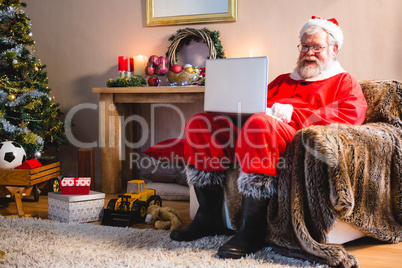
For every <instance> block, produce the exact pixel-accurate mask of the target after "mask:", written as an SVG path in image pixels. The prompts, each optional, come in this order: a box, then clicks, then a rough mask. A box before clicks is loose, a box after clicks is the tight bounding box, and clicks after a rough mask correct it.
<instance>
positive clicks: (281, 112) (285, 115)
mask: <svg viewBox="0 0 402 268" xmlns="http://www.w3.org/2000/svg"><path fill="white" fill-rule="evenodd" d="M271 109H272V114H273V115H274V117H277V118H279V119H280V120H282V121H283V122H285V123H290V120H291V119H292V114H293V106H292V105H291V104H281V103H274V105H272V107H271Z"/></svg>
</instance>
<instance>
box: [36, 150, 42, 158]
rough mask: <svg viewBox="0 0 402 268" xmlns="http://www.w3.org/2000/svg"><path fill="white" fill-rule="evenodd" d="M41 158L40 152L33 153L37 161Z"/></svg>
mask: <svg viewBox="0 0 402 268" xmlns="http://www.w3.org/2000/svg"><path fill="white" fill-rule="evenodd" d="M41 157H42V153H41V152H39V151H37V152H35V158H36V159H39V158H41Z"/></svg>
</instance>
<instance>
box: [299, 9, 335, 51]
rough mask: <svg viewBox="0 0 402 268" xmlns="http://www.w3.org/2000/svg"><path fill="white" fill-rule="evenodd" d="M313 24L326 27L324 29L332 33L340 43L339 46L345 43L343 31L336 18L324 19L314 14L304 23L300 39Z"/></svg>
mask: <svg viewBox="0 0 402 268" xmlns="http://www.w3.org/2000/svg"><path fill="white" fill-rule="evenodd" d="M311 26H317V27H320V28H322V29H324V31H326V32H327V33H328V34H331V35H332V36H333V37H334V39H335V41H336V43H337V44H338V48H339V49H340V48H341V46H342V44H343V33H342V30H341V28H340V27H339V24H338V21H337V20H336V19H334V18H332V19H323V18H320V17H316V16H312V17H311V19H310V20H309V21H308V22H307V23H306V24H304V26H303V27H302V29H301V30H300V39H301V38H302V36H303V35H304V33H305V31H306V29H307V28H309V27H311Z"/></svg>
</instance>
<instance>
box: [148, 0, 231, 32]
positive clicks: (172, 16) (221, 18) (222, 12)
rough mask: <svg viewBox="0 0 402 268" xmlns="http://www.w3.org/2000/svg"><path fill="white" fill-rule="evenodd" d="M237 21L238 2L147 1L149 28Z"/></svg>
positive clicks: (215, 0)
mask: <svg viewBox="0 0 402 268" xmlns="http://www.w3.org/2000/svg"><path fill="white" fill-rule="evenodd" d="M236 20H237V0H203V1H199V0H146V25H147V26H164V25H179V24H193V23H210V22H230V21H236Z"/></svg>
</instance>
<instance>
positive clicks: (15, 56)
mask: <svg viewBox="0 0 402 268" xmlns="http://www.w3.org/2000/svg"><path fill="white" fill-rule="evenodd" d="M24 7H26V4H25V3H24V2H21V1H18V0H0V141H6V140H8V141H15V142H17V143H19V144H20V145H21V146H22V147H23V148H24V149H25V151H26V154H27V157H28V159H29V158H32V157H37V158H38V157H41V155H42V153H43V152H44V150H45V149H47V148H49V147H53V148H55V149H56V150H57V149H59V148H60V146H61V145H62V144H66V139H65V134H64V123H63V122H61V121H60V117H61V115H62V113H61V111H60V109H59V108H58V106H59V105H58V104H57V103H55V102H54V101H53V98H52V97H51V96H50V95H49V94H50V91H51V90H50V88H49V86H48V77H47V72H44V71H43V69H44V68H45V67H46V66H45V65H42V64H41V62H40V61H37V60H36V58H35V57H34V56H33V53H34V44H35V42H34V41H33V39H32V34H31V21H30V18H28V16H27V15H26V13H25V12H24V11H23V8H24Z"/></svg>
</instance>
